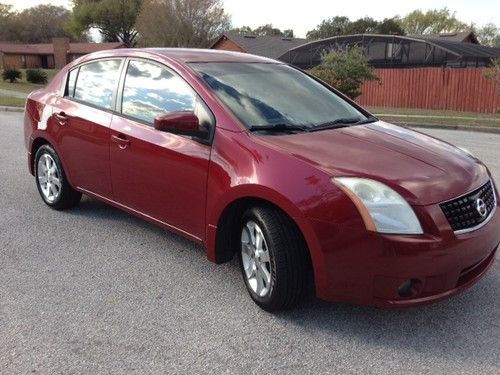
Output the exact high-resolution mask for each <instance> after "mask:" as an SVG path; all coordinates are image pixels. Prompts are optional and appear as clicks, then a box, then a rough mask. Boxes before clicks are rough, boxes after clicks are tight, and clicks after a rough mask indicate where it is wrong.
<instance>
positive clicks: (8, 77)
mask: <svg viewBox="0 0 500 375" xmlns="http://www.w3.org/2000/svg"><path fill="white" fill-rule="evenodd" d="M21 77H22V75H21V72H20V71H19V70H17V69H5V70H4V71H3V72H2V79H3V80H4V81H9V82H10V83H14V82H16V80H18V79H21Z"/></svg>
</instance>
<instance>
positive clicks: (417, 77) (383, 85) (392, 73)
mask: <svg viewBox="0 0 500 375" xmlns="http://www.w3.org/2000/svg"><path fill="white" fill-rule="evenodd" d="M376 73H377V75H378V76H379V78H380V80H381V81H380V82H365V83H364V84H363V86H362V88H361V90H362V95H361V96H360V97H359V98H358V99H357V102H358V103H360V104H361V105H365V106H377V107H396V108H422V109H448V110H455V111H470V112H486V113H495V112H496V111H497V110H498V108H500V95H499V92H498V90H499V88H498V87H497V86H496V85H495V83H493V82H492V81H490V80H487V79H486V78H484V76H483V73H482V69H481V68H413V69H376Z"/></svg>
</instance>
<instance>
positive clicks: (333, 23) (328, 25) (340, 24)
mask: <svg viewBox="0 0 500 375" xmlns="http://www.w3.org/2000/svg"><path fill="white" fill-rule="evenodd" d="M350 23H351V21H350V20H349V18H347V17H341V16H336V17H332V18H330V19H327V20H323V21H321V23H320V24H319V25H318V26H316V28H315V29H313V30H310V31H308V32H307V35H306V37H307V39H325V38H330V37H332V36H337V35H346V34H347V32H346V30H347V27H348V26H349V24H350Z"/></svg>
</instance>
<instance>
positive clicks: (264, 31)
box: [253, 23, 283, 36]
mask: <svg viewBox="0 0 500 375" xmlns="http://www.w3.org/2000/svg"><path fill="white" fill-rule="evenodd" d="M253 34H254V35H258V36H283V31H281V30H280V29H277V28H276V27H273V25H272V24H270V23H268V24H267V25H262V26H259V27H257V28H256V29H254V30H253Z"/></svg>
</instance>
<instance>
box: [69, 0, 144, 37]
mask: <svg viewBox="0 0 500 375" xmlns="http://www.w3.org/2000/svg"><path fill="white" fill-rule="evenodd" d="M142 3H143V0H74V1H73V4H74V6H73V17H72V18H71V20H70V21H69V22H68V23H67V25H66V28H67V30H69V31H71V33H72V34H73V35H75V36H76V37H78V38H79V37H81V35H82V34H83V33H85V32H86V31H87V30H89V29H90V28H92V27H95V28H97V29H99V32H100V33H101V35H102V36H103V38H104V40H105V41H107V42H122V43H123V44H125V45H126V46H127V47H132V46H134V45H135V41H136V37H137V31H136V29H135V23H136V19H137V15H138V14H139V12H140V10H141V7H142Z"/></svg>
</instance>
